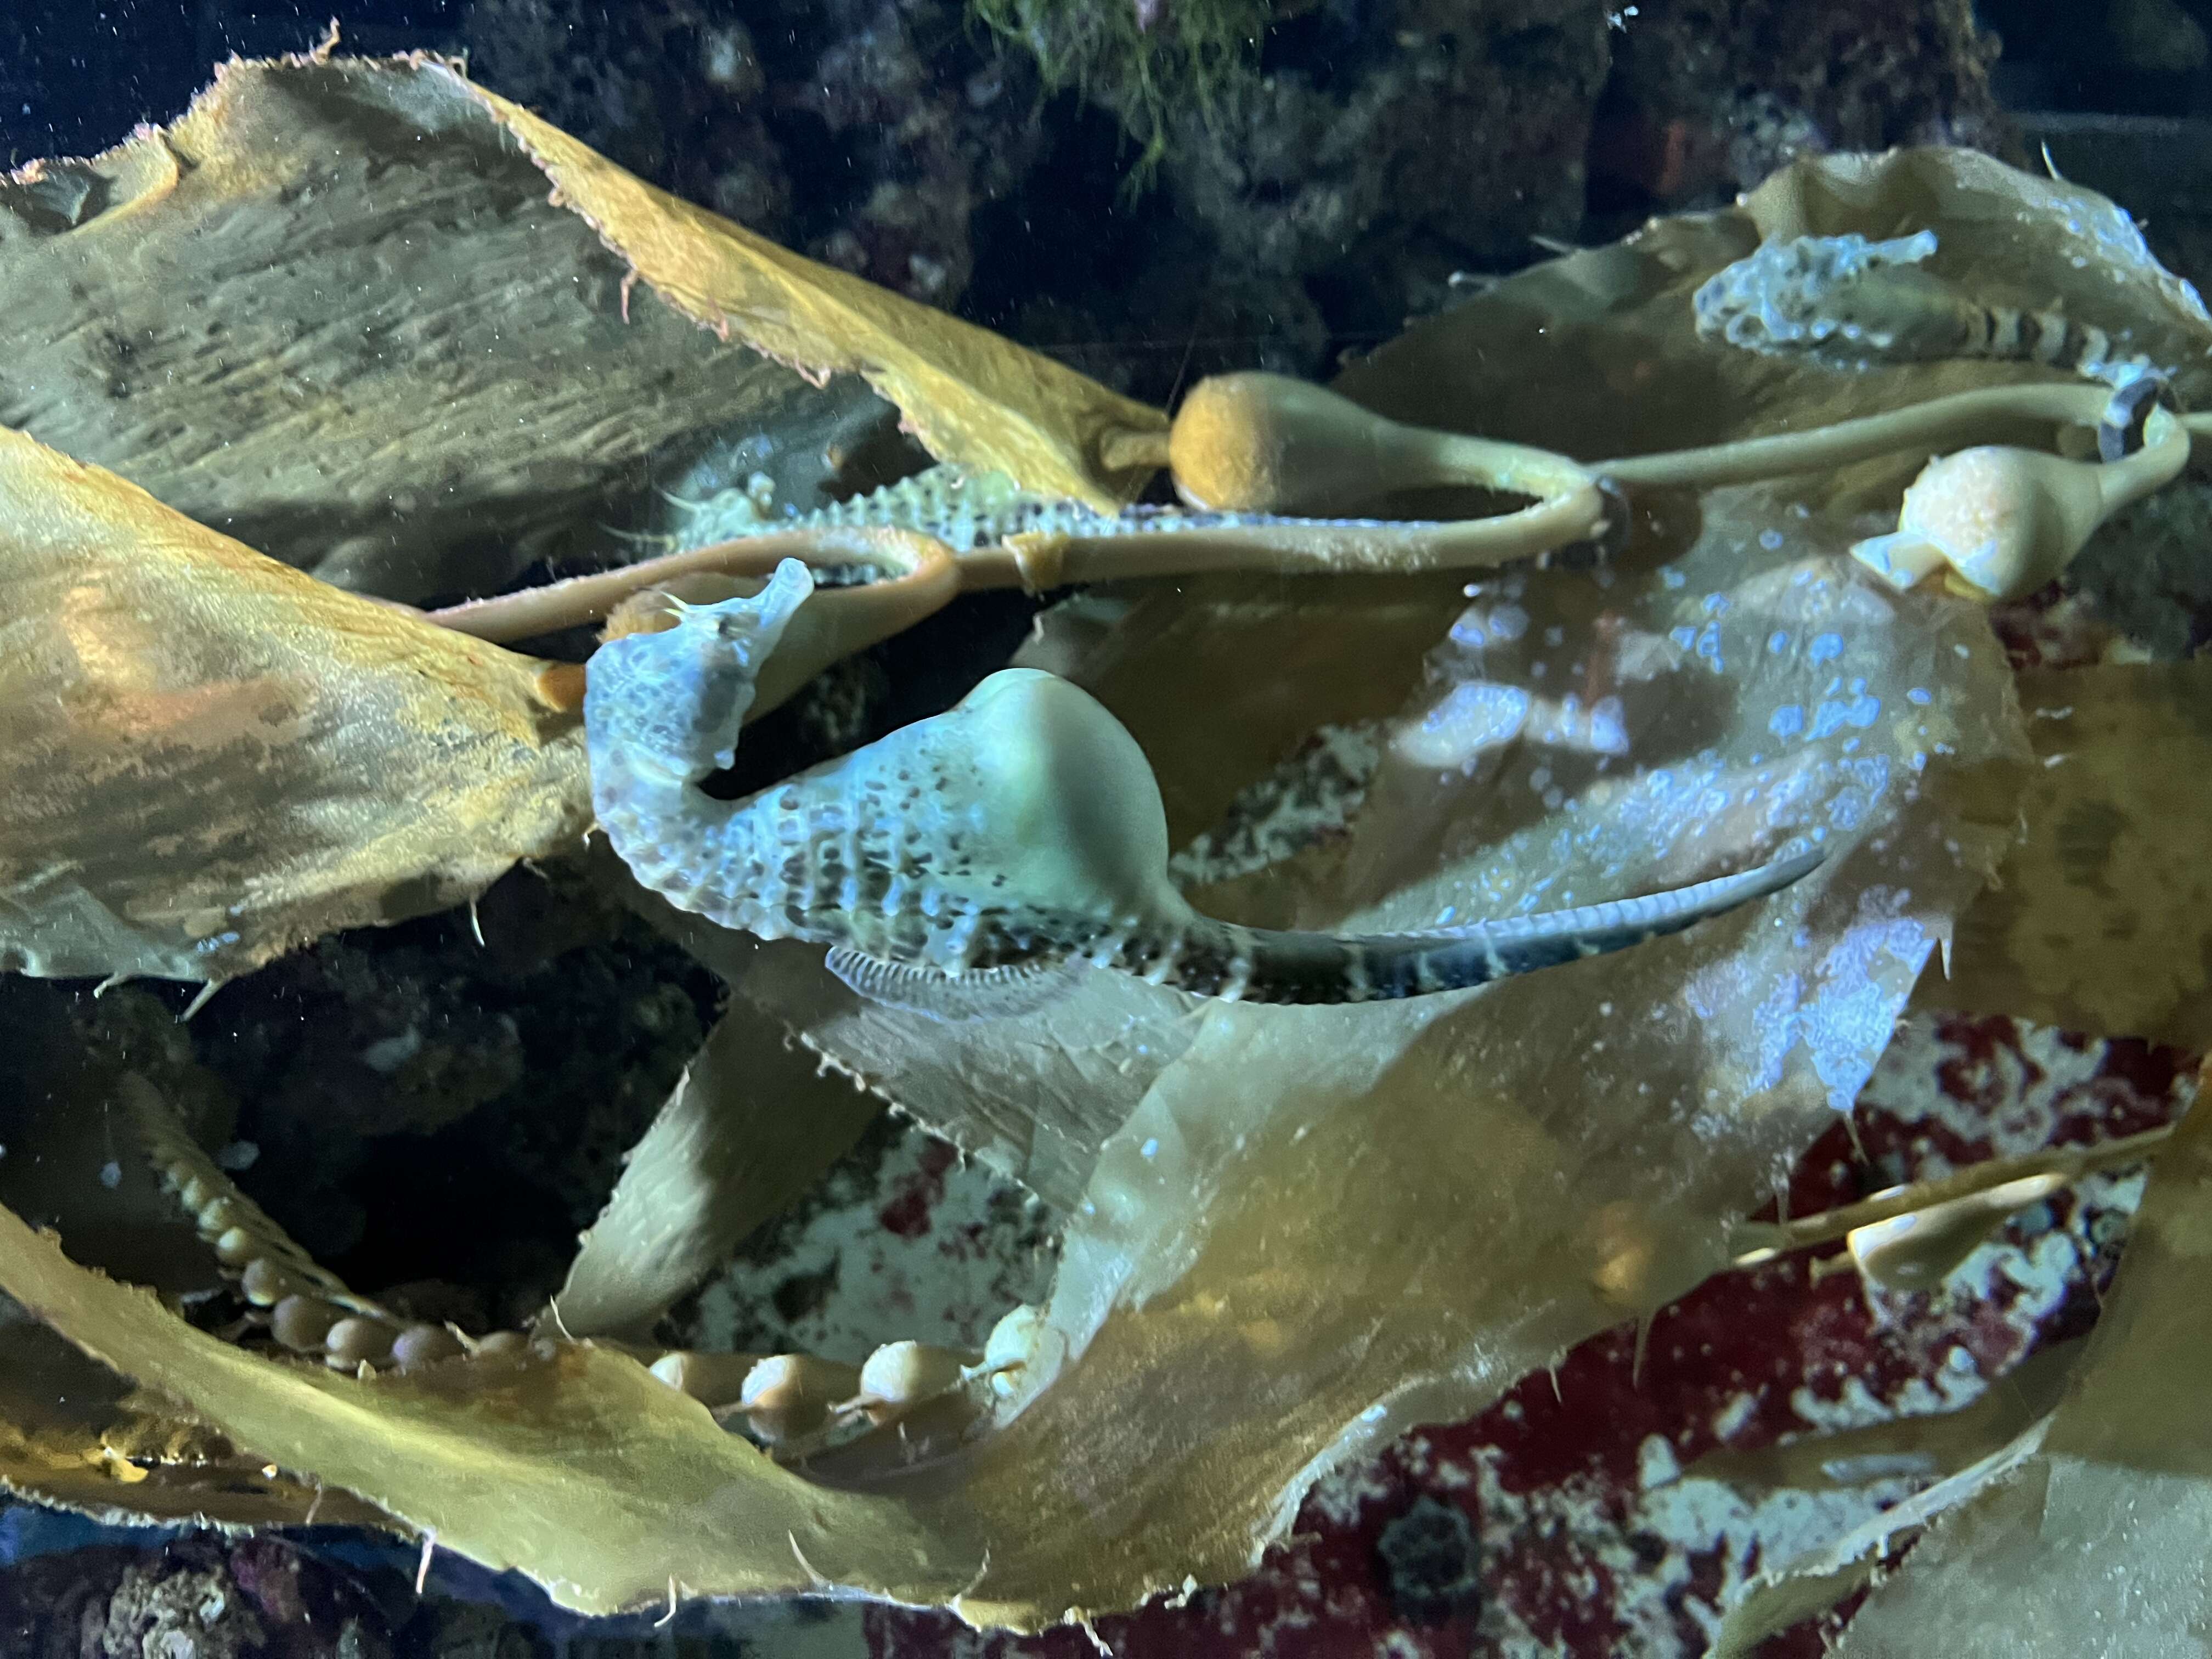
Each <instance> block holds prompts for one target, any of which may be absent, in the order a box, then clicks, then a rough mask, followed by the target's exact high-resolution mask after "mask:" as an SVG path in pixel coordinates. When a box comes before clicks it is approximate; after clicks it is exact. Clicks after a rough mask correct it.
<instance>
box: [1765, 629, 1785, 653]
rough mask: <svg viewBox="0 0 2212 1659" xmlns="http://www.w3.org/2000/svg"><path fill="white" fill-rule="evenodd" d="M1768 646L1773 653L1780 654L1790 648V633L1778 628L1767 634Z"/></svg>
mask: <svg viewBox="0 0 2212 1659" xmlns="http://www.w3.org/2000/svg"><path fill="white" fill-rule="evenodd" d="M1766 648H1767V650H1768V651H1769V652H1770V653H1771V654H1773V655H1775V656H1780V655H1781V654H1782V653H1784V651H1787V650H1788V649H1789V648H1790V635H1787V634H1785V633H1784V632H1783V631H1782V630H1781V629H1775V630H1774V632H1772V633H1771V634H1769V635H1767V636H1766Z"/></svg>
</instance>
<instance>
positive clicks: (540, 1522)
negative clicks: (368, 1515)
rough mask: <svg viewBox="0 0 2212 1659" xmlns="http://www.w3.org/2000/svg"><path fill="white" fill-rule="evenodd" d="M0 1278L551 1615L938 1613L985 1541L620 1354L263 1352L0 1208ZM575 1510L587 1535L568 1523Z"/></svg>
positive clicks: (113, 1352) (105, 1349) (292, 1463)
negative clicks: (840, 1605) (788, 1467)
mask: <svg viewBox="0 0 2212 1659" xmlns="http://www.w3.org/2000/svg"><path fill="white" fill-rule="evenodd" d="M0 1288H4V1289H5V1290H6V1291H8V1293H9V1294H10V1295H12V1296H14V1297H15V1298H16V1299H17V1300H18V1301H19V1302H21V1304H23V1306H24V1307H25V1308H27V1310H30V1311H31V1312H32V1313H33V1314H34V1315H36V1316H38V1317H39V1318H40V1319H41V1320H43V1321H45V1322H46V1323H47V1324H48V1325H50V1326H52V1328H54V1329H56V1330H58V1331H60V1332H62V1333H64V1334H66V1335H67V1336H68V1337H69V1338H70V1340H71V1341H73V1342H74V1343H76V1345H77V1346H80V1347H81V1348H82V1349H84V1350H85V1351H86V1352H88V1353H90V1354H92V1355H94V1356H95V1357H96V1358H99V1359H100V1360H101V1361H103V1362H104V1363H105V1364H108V1365H109V1366H112V1368H114V1369H115V1370H118V1371H120V1372H122V1373H123V1374H125V1375H126V1376H131V1377H133V1378H135V1379H136V1380H137V1382H139V1383H141V1384H142V1385H143V1386H144V1387H146V1388H149V1389H155V1390H158V1391H159V1392H161V1393H162V1394H164V1395H171V1396H173V1397H176V1398H180V1399H185V1400H189V1401H191V1406H192V1408H193V1411H194V1412H195V1413H196V1414H198V1415H201V1416H204V1417H205V1418H206V1419H210V1420H212V1421H215V1422H216V1423H219V1424H221V1425H222V1426H223V1428H224V1430H225V1431H226V1432H227V1433H228V1434H229V1435H230V1437H232V1438H234V1440H236V1441H237V1442H238V1443H240V1444H243V1445H247V1446H251V1447H252V1449H254V1450H255V1452H257V1453H258V1454H259V1455H261V1456H263V1457H264V1458H266V1459H267V1460H269V1461H270V1462H274V1463H276V1465H278V1466H280V1467H282V1468H288V1469H293V1470H306V1471H312V1472H313V1474H315V1475H316V1476H318V1477H319V1478H320V1479H322V1480H325V1481H327V1482H329V1483H331V1484H332V1485H339V1486H349V1487H351V1488H352V1489H354V1490H362V1489H367V1490H371V1491H374V1492H375V1493H376V1494H377V1502H378V1504H380V1507H382V1508H383V1509H385V1510H387V1511H388V1512H389V1513H390V1514H391V1515H392V1516H394V1517H395V1518H396V1519H397V1520H398V1521H399V1522H401V1523H403V1524H404V1526H406V1527H408V1528H411V1529H413V1530H416V1531H419V1532H423V1533H431V1532H435V1534H437V1536H438V1540H439V1542H440V1543H441V1544H442V1545H444V1546H446V1547H450V1548H453V1549H456V1550H459V1552H461V1553H464V1554H465V1555H467V1556H468V1557H469V1558H470V1559H473V1560H476V1561H479V1562H482V1563H483V1564H485V1565H490V1566H494V1567H501V1568H504V1567H519V1568H520V1569H522V1570H523V1571H526V1572H528V1573H529V1574H530V1575H531V1576H532V1577H534V1578H536V1579H537V1580H538V1582H539V1583H543V1584H544V1585H546V1586H547V1588H548V1589H551V1590H552V1591H553V1592H554V1594H555V1595H556V1597H557V1598H558V1599H559V1600H561V1601H562V1602H563V1603H565V1604H566V1605H568V1606H571V1607H577V1608H580V1609H582V1610H586V1611H591V1612H603V1613H612V1612H617V1611H620V1610H623V1609H627V1608H635V1607H646V1606H649V1605H653V1604H655V1603H659V1602H664V1601H665V1600H666V1598H667V1597H668V1595H669V1594H670V1583H671V1580H672V1581H673V1582H674V1583H675V1585H676V1591H677V1593H678V1594H679V1595H757V1594H762V1593H764V1592H768V1591H773V1590H804V1589H810V1588H811V1587H813V1586H814V1585H816V1584H817V1583H822V1582H823V1581H824V1580H825V1579H826V1580H827V1581H828V1582H831V1583H860V1584H867V1585H870V1586H872V1587H875V1588H877V1589H879V1590H880V1591H882V1592H883V1593H886V1594H889V1595H894V1596H896V1597H898V1598H899V1599H901V1600H908V1601H943V1600H944V1599H945V1598H946V1597H948V1596H951V1595H956V1594H957V1592H958V1590H959V1589H960V1587H961V1585H962V1584H963V1583H965V1582H966V1581H967V1580H968V1579H969V1577H971V1576H972V1575H973V1573H974V1571H975V1561H976V1560H977V1559H980V1553H981V1552H980V1549H979V1548H978V1547H976V1546H975V1545H974V1544H973V1543H972V1542H970V1541H967V1540H964V1539H963V1538H962V1537H960V1536H959V1535H958V1534H957V1532H956V1531H955V1530H954V1529H951V1528H945V1527H943V1526H941V1525H940V1526H939V1527H936V1528H932V1529H930V1530H929V1531H928V1532H926V1533H925V1532H924V1531H923V1530H922V1529H921V1528H918V1527H917V1525H916V1524H915V1522H914V1521H913V1519H912V1518H911V1517H909V1516H907V1515H906V1514H905V1513H904V1512H903V1511H902V1509H901V1508H900V1506H899V1505H897V1504H893V1503H890V1502H889V1501H886V1500H884V1499H881V1498H864V1497H854V1496H848V1495H844V1494H840V1493H836V1492H826V1491H824V1490H823V1489H821V1488H819V1487H817V1486H811V1485H809V1484H808V1483H807V1482H805V1480H802V1479H801V1478H800V1477H799V1476H798V1475H795V1474H787V1473H786V1472H785V1471H783V1470H781V1469H779V1468H777V1467H776V1466H775V1464H774V1463H773V1462H770V1461H769V1459H768V1458H767V1457H766V1456H765V1455H763V1454H762V1453H760V1452H758V1451H756V1450H755V1449H753V1448H752V1447H751V1446H750V1444H748V1443H746V1442H744V1440H742V1439H740V1438H738V1437H735V1436H732V1435H730V1434H727V1433H726V1432H724V1431H722V1430H721V1429H720V1428H719V1427H717V1426H716V1425H715V1423H714V1419H713V1418H712V1417H711V1416H709V1415H708V1412H707V1408H706V1407H704V1406H702V1405H701V1404H699V1403H698V1402H697V1401H694V1400H691V1399H689V1398H687V1397H686V1396H684V1395H682V1394H679V1393H678V1392H677V1390H675V1389H671V1388H669V1387H668V1386H667V1385H666V1384H665V1383H661V1382H660V1381H659V1380H658V1379H657V1378H655V1377H654V1376H652V1375H651V1373H649V1372H648V1371H647V1370H646V1369H645V1367H644V1366H642V1365H641V1364H638V1363H637V1362H636V1361H635V1359H632V1358H629V1357H628V1356H627V1355H624V1354H621V1353H618V1352H613V1351H611V1350H607V1349H600V1348H594V1347H592V1346H590V1345H589V1344H572V1345H556V1346H551V1347H550V1349H548V1350H547V1351H546V1352H538V1351H537V1350H534V1349H532V1348H529V1347H524V1348H522V1349H521V1350H520V1352H514V1353H512V1354H508V1355H506V1356H503V1357H501V1358H477V1359H459V1360H453V1361H449V1362H447V1364H442V1365H433V1366H429V1367H427V1368H424V1369H422V1370H411V1371H393V1372H390V1373H386V1374H383V1375H380V1376H376V1377H374V1378H373V1379H362V1378H358V1377H352V1376H339V1375H337V1374H335V1373H333V1372H332V1371H331V1370H329V1369H328V1368H326V1367H325V1366H323V1365H320V1364H298V1363H291V1364H287V1363H283V1362H279V1361H275V1360H270V1359H267V1358H262V1357H260V1356H258V1355H256V1354H251V1353H247V1352H243V1351H241V1350H240V1349H238V1348H234V1347H232V1346H229V1345H228V1344H226V1343H224V1342H222V1341H220V1340H217V1339H216V1338H215V1337H213V1336H210V1335H208V1334H205V1333H204V1332H200V1331H197V1330H194V1329H192V1328H191V1327H190V1326H188V1325H186V1324H185V1322H183V1321H181V1320H179V1319H178V1318H177V1317H176V1316H174V1315H173V1314H171V1313H169V1312H168V1311H167V1310H166V1309H164V1308H163V1307H161V1304H160V1303H158V1302H157V1301H156V1300H155V1298H154V1297H152V1296H151V1295H150V1294H149V1293H148V1292H146V1291H139V1290H134V1289H132V1288H131V1287H130V1286H127V1285H117V1284H114V1283H112V1282H111V1281H110V1280H108V1279H105V1278H103V1277H102V1276H100V1274H97V1273H92V1272H90V1271H88V1269H85V1268H82V1267H77V1266H76V1264H75V1263H73V1262H72V1261H70V1260H69V1259H68V1257H67V1256H65V1255H64V1254H63V1252H62V1249H61V1248H60V1247H59V1245H58V1244H57V1243H55V1242H54V1241H53V1240H52V1239H51V1238H50V1237H40V1235H38V1234H36V1233H34V1232H33V1231H32V1230H31V1229H30V1228H28V1227H27V1226H26V1225H24V1224H23V1223H22V1222H21V1220H20V1219H19V1218H17V1217H16V1216H15V1214H14V1212H10V1211H7V1210H0ZM580 1515H587V1516H591V1517H592V1525H590V1526H588V1527H584V1526H578V1525H576V1524H575V1517H577V1516H580Z"/></svg>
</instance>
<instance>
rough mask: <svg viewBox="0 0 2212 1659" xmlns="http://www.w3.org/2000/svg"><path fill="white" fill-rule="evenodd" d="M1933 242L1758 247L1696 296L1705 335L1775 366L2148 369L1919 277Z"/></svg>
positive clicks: (2085, 329)
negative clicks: (1798, 361)
mask: <svg viewBox="0 0 2212 1659" xmlns="http://www.w3.org/2000/svg"><path fill="white" fill-rule="evenodd" d="M1935 252H1936V233H1935V232H1934V231H1932V230H1923V231H1919V232H1917V233H1915V234H1912V235H1911V236H1899V237H1895V238H1893V239H1892V240H1888V241H1882V242H1873V241H1869V240H1867V239H1866V238H1865V237H1863V236H1861V235H1857V234H1849V235H1843V236H1798V237H1794V238H1791V239H1790V240H1786V241H1785V240H1777V241H1771V242H1765V243H1762V244H1761V245H1760V246H1759V248H1758V249H1757V251H1755V252H1752V253H1750V254H1747V256H1745V257H1744V258H1741V259H1739V260H1737V261H1736V262H1735V264H1732V265H1729V266H1728V267H1727V268H1726V269H1725V270H1722V271H1721V272H1720V273H1719V274H1718V275H1717V276H1713V277H1712V278H1711V280H1709V281H1708V282H1706V283H1705V284H1704V285H1703V286H1702V287H1700V288H1699V289H1698V291H1697V294H1696V295H1695V296H1694V297H1693V298H1692V301H1691V303H1692V306H1693V307H1694V308H1695V310H1696V313H1697V319H1698V332H1699V334H1701V335H1704V336H1705V337H1708V338H1712V337H1719V338H1721V339H1723V340H1725V341H1727V342H1728V343H1729V344H1730V345H1735V346H1741V347H1742V348H1744V349H1747V350H1750V351H1757V352H1761V353H1764V354H1765V355H1767V356H1810V357H1814V358H1817V359H1819V360H1820V361H1822V362H1830V363H1833V364H1836V365H1838V366H1840V367H1864V366H1868V365H1872V364H1877V363H1888V362H1921V361H1925V360H1928V359H1931V358H1942V357H1985V358H1995V359H1998V360H2001V361H2004V362H2032V363H2043V364H2045V365H2047V366H2049V367H2051V368H2062V369H2069V370H2071V371H2073V372H2074V373H2075V374H2082V375H2086V376H2087V377H2088V378H2090V379H2091V380H2106V381H2109V382H2111V383H2112V384H2114V385H2118V384H2120V383H2121V382H2123V381H2124V380H2132V379H2134V378H2136V376H2137V375H2139V374H2142V373H2144V372H2145V371H2147V370H2148V368H2149V367H2150V364H2149V360H2148V358H2145V357H2142V356H2134V357H2121V356H2116V355H2115V353H2116V347H2115V345H2114V343H2113V340H2112V336H2111V335H2110V334H2108V333H2106V331H2104V330H2103V329H2101V328H2099V327H2097V326H2096V325H2094V324H2093V323H2088V322H2085V321H2083V320H2081V319H2080V318H2077V317H2073V316H2069V314H2067V313H2065V312H2063V311H2060V310H2057V309H2056V308H2051V309H2047V310H2042V311H2027V310H2023V309H2022V308H2021V307H2017V306H2003V305H1991V304H1988V303H1986V302H1984V301H1980V300H1977V299H1975V298H1974V297H1972V295H1969V294H1967V293H1966V292H1965V291H1964V290H1962V289H1960V288H1958V287H1957V286H1956V285H1954V284H1953V283H1949V282H1947V281H1946V280H1945V279H1943V278H1942V277H1941V276H1936V274H1935V273H1934V272H1932V271H1929V270H1922V269H1920V266H1921V265H1922V264H1923V262H1924V261H1925V260H1927V259H1928V258H1930V257H1931V256H1932V255H1933V254H1934V253H1935Z"/></svg>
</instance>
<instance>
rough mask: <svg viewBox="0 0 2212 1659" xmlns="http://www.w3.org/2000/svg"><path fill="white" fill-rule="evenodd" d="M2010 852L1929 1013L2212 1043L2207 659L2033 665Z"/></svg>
mask: <svg viewBox="0 0 2212 1659" xmlns="http://www.w3.org/2000/svg"><path fill="white" fill-rule="evenodd" d="M2020 700H2021V708H2023V709H2024V710H2025V711H2026V713H2027V730H2028V736H2029V738H2031V739H2032V740H2033V742H2034V744H2035V748H2036V753H2037V755H2038V757H2039V758H2040V759H2041V760H2042V763H2043V764H2042V765H2041V766H2040V767H2039V768H2038V769H2036V771H2035V772H2034V773H2033V775H2032V776H2031V777H2030V778H2029V780H2028V782H2027V787H2026V789H2025V790H2024V791H2023V793H2022V794H2021V804H2020V811H2021V833H2020V840H2019V844H2018V845H2016V846H2015V848H2013V849H2012V851H2011V852H2010V853H2009V854H2008V855H2007V856H2006V859H2005V862H2004V865H2003V866H2002V869H2001V870H2000V871H1999V872H1998V878H1997V880H1996V883H1995V884H1992V885H1991V887H1990V890H1989V891H1988V892H1986V893H1984V894H1983V895H1982V896H1981V897H1980V898H1978V900H1976V901H1975V902H1974V906H1973V908H1972V909H1971V910H1969V911H1967V913H1966V915H1965V916H1964V917H1963V918H1961V919H1960V924H1959V939H1958V943H1957V945H1955V946H1954V950H1953V951H1952V955H1951V959H1950V961H1949V962H1948V963H1947V964H1938V965H1931V966H1930V968H1929V970H1928V973H1927V974H1926V975H1925V976H1923V979H1922V981H1921V983H1920V986H1919V987H1918V989H1917V991H1916V992H1915V994H1914V995H1915V998H1916V1000H1917V1001H1918V1002H1920V1003H1921V1004H1922V1005H1923V1006H1928V1007H1933V1008H1956V1009H1960V1010H1961V1011H1963V1012H1969V1013H2007V1014H2015V1015H2018V1016H2020V1017H2021V1018H2025V1019H2032V1020H2036V1021H2039V1022H2040V1023H2042V1024H2049V1025H2059V1026H2063V1027H2065V1028H2066V1029H2068V1030H2075V1031H2087V1032H2094V1033H2097V1034H2100V1035H2102V1036H2140V1037H2147V1038H2148V1039H2150V1040H2151V1041H2153V1042H2169V1043H2172V1044H2173V1045H2175V1046H2176V1047H2178V1048H2184V1049H2196V1048H2203V1047H2205V1046H2206V1045H2207V1044H2208V1043H2212V864H2208V862H2207V860H2206V859H2205V856H2204V845H2205V840H2206V837H2207V836H2208V834H2212V828H2209V827H2208V826H2212V712H2208V711H2212V659H2198V660H2197V661H2194V662H2188V663H2175V664H2151V663H2129V664H2115V665H2107V666H2101V667H2093V668H2066V669H2036V670H2033V671H2029V672H2027V673H2024V674H2022V675H2021V678H2020Z"/></svg>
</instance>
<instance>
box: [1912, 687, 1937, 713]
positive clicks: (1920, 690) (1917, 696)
mask: <svg viewBox="0 0 2212 1659" xmlns="http://www.w3.org/2000/svg"><path fill="white" fill-rule="evenodd" d="M1935 701H1936V699H1935V698H1934V697H1932V696H1929V691H1928V688H1927V687H1926V686H1924V685H1916V686H1914V687H1913V688H1912V690H1910V691H1908V692H1906V693H1905V702H1917V703H1918V704H1919V705H1920V706H1921V707H1922V708H1926V707H1927V706H1928V705H1929V703H1931V702H1935Z"/></svg>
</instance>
